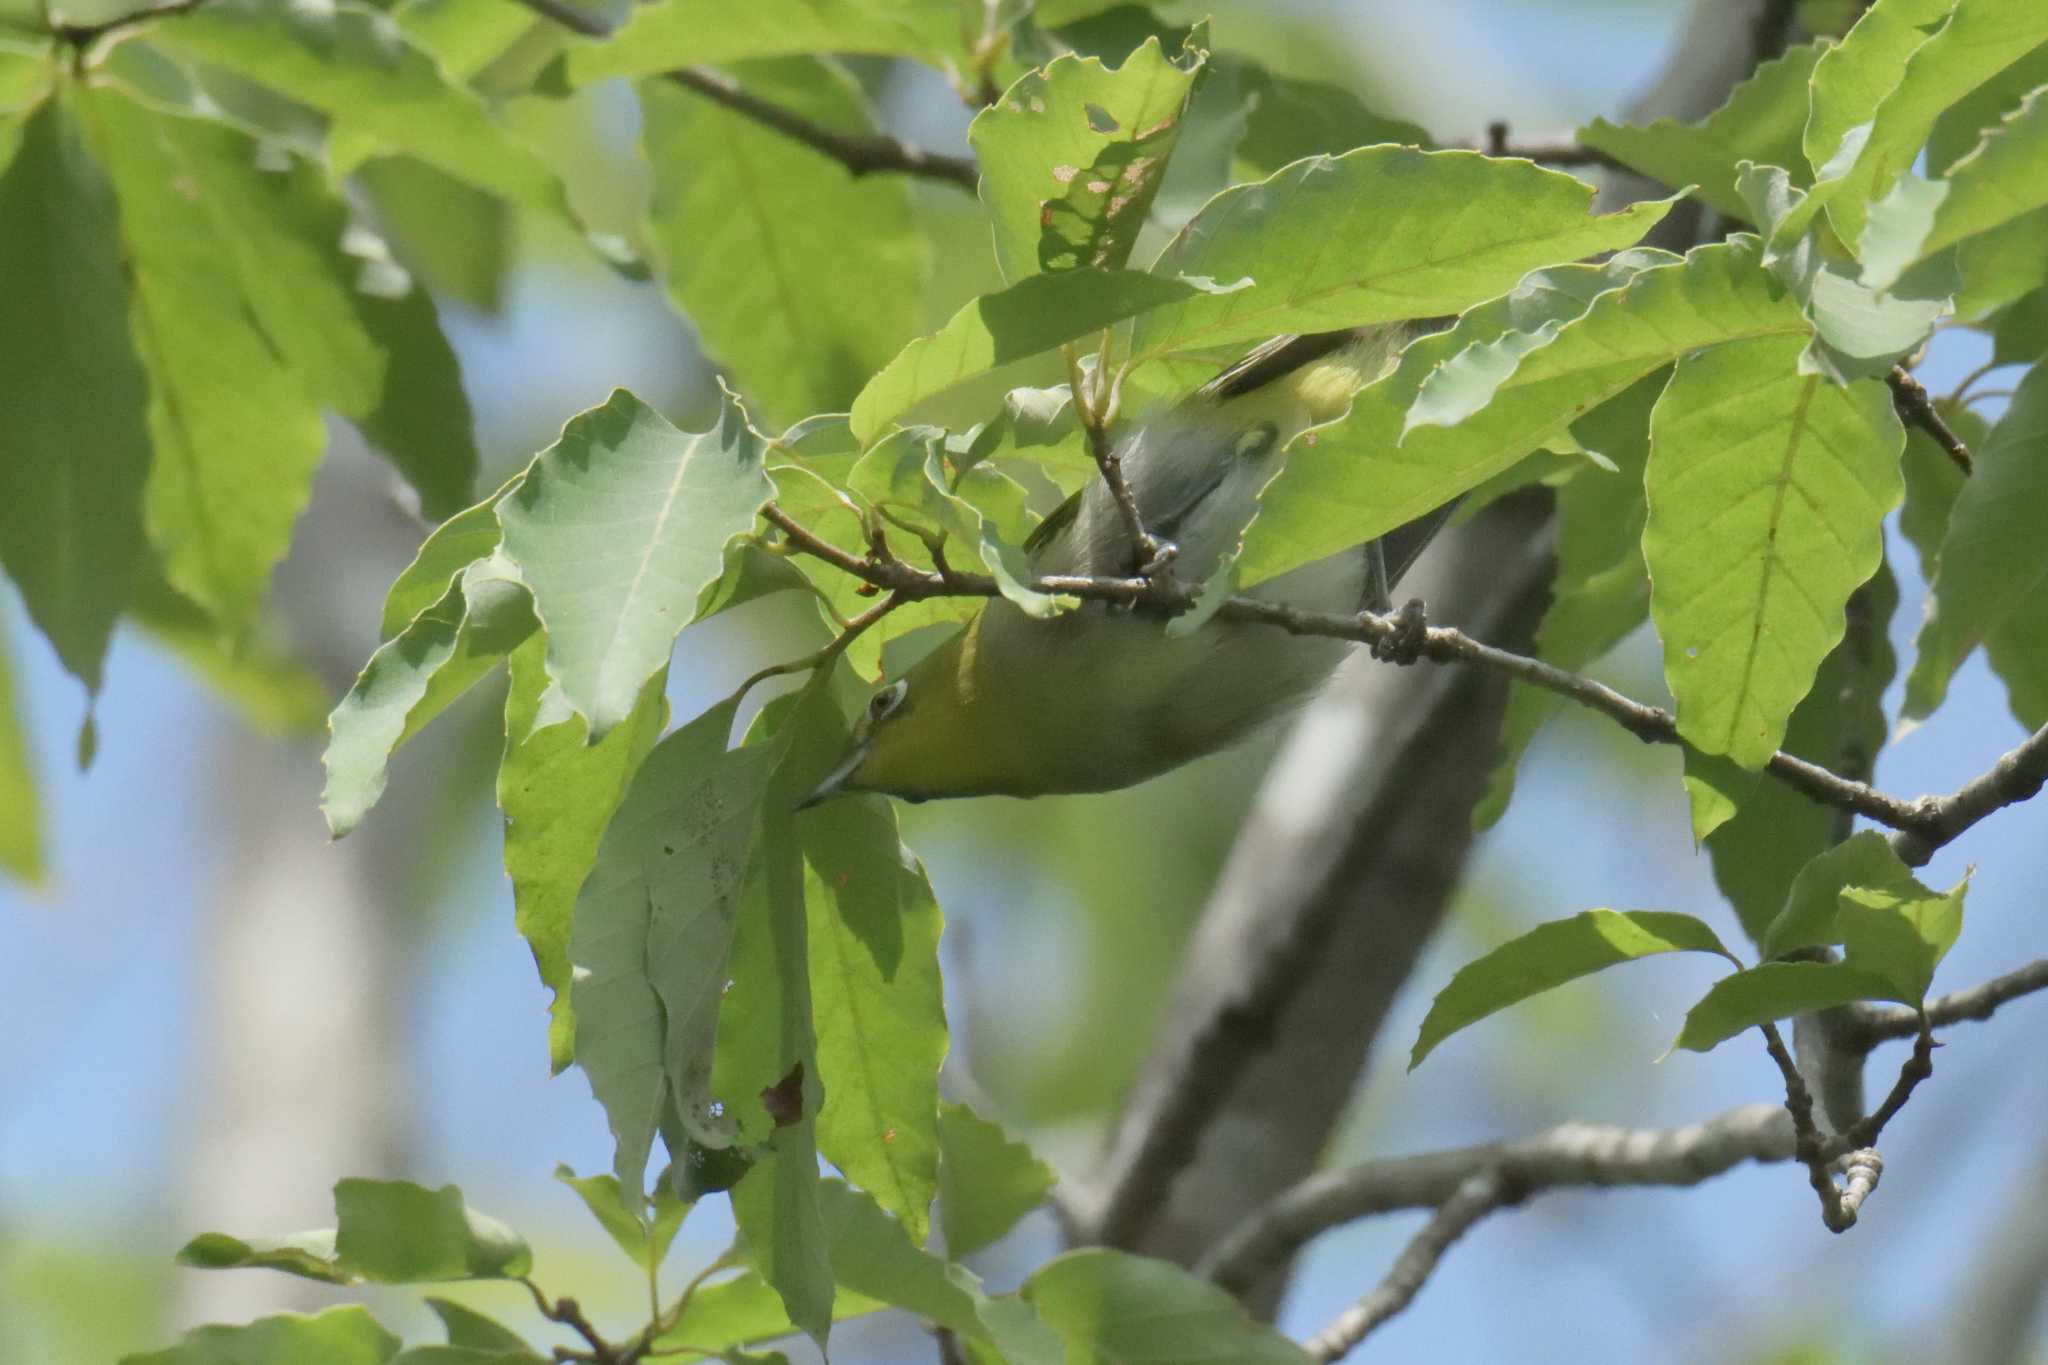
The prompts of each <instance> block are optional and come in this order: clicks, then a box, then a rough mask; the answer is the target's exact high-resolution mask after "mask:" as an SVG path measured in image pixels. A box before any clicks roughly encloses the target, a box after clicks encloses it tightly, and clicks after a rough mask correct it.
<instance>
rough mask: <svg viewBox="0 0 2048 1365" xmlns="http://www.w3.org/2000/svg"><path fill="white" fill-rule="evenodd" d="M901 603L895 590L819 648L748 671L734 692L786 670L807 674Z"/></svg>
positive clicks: (747, 689)
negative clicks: (752, 672)
mask: <svg viewBox="0 0 2048 1365" xmlns="http://www.w3.org/2000/svg"><path fill="white" fill-rule="evenodd" d="M902 605H903V598H902V597H900V596H898V595H897V594H895V593H891V594H890V595H889V596H887V597H885V598H883V599H882V600H881V601H879V602H877V603H875V605H873V606H872V607H869V608H868V609H867V610H866V611H864V612H862V613H861V614H860V615H858V616H856V617H854V618H853V619H852V620H851V621H848V622H847V623H846V625H845V627H844V628H843V629H842V630H840V632H839V633H838V634H837V635H835V636H833V637H832V639H831V640H830V641H829V642H828V643H827V644H826V645H825V646H824V647H823V648H821V649H816V650H813V651H812V652H811V653H809V654H806V655H804V656H803V657H802V658H801V659H791V660H790V661H789V662H787V663H780V664H770V665H768V667H766V668H764V669H761V670H760V671H759V672H757V673H754V674H752V675H751V676H749V677H748V678H747V680H746V681H745V682H743V683H741V684H740V685H739V688H738V690H737V692H736V693H735V694H734V695H735V696H739V697H744V696H746V695H747V693H749V692H751V691H753V690H754V687H755V685H756V684H758V683H763V682H766V681H767V680H768V679H770V678H779V677H782V676H784V675H785V674H790V673H810V672H813V671H815V670H817V669H820V668H823V667H824V666H825V665H826V664H829V663H831V662H832V661H833V660H834V659H836V658H838V657H839V656H840V655H842V654H844V653H845V652H846V647H847V646H848V645H850V644H852V643H853V642H854V640H855V639H856V638H858V637H859V636H860V634H861V633H862V632H863V631H865V630H866V629H867V628H868V627H869V626H872V625H873V624H874V623H875V622H877V621H879V620H881V619H882V618H883V617H884V616H887V615H888V614H889V613H890V612H892V611H894V610H896V608H898V607H900V606H902Z"/></svg>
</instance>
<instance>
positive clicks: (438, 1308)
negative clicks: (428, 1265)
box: [421, 1294, 532, 1352]
mask: <svg viewBox="0 0 2048 1365" xmlns="http://www.w3.org/2000/svg"><path fill="white" fill-rule="evenodd" d="M421 1302H423V1303H425V1304H426V1305H427V1307H428V1308H430V1309H432V1310H433V1312H434V1316H435V1317H437V1318H439V1319H440V1320H441V1327H442V1330H443V1331H445V1332H447V1334H448V1344H449V1345H450V1346H461V1347H467V1348H468V1349H470V1350H476V1351H504V1352H517V1351H531V1349H532V1348H530V1347H529V1346H527V1344H526V1342H525V1340H524V1339H523V1338H521V1337H520V1335H519V1334H518V1333H517V1332H514V1331H513V1330H512V1329H511V1328H509V1327H506V1326H504V1325H503V1324H501V1323H499V1322H497V1321H495V1320H494V1319H492V1318H487V1317H485V1316H484V1315H483V1314H482V1313H479V1312H477V1311H476V1310H475V1309H474V1308H470V1307H468V1306H466V1305H464V1304H459V1303H456V1302H454V1301H453V1300H452V1299H443V1298H439V1297H436V1296H435V1295H433V1294H427V1295H424V1296H422V1298H421Z"/></svg>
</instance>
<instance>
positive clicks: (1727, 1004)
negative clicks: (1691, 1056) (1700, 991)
mask: <svg viewBox="0 0 2048 1365" xmlns="http://www.w3.org/2000/svg"><path fill="white" fill-rule="evenodd" d="M1891 998H1892V987H1891V983H1890V982H1888V981H1886V980H1885V979H1884V978H1883V977H1882V976H1879V975H1877V974H1876V973H1875V972H1867V971H1860V970H1858V969H1857V968H1854V967H1851V966H1849V965H1848V964H1846V963H1842V962H1766V963H1764V964H1763V965H1762V966H1761V967H1751V968H1749V969H1748V970H1747V971H1740V972H1735V973H1733V974H1732V975H1729V976H1724V977H1722V978H1721V979H1720V980H1719V981H1717V982H1715V983H1714V986H1713V989H1711V990H1709V991H1708V992H1707V993H1706V994H1705V995H1704V996H1702V997H1701V998H1700V1001H1699V1003H1698V1004H1696V1005H1694V1006H1693V1007H1692V1008H1691V1009H1690V1010H1689V1011H1687V1012H1686V1016H1685V1027H1684V1028H1683V1029H1681V1030H1680V1031H1679V1034H1678V1038H1677V1039H1676V1040H1675V1041H1674V1042H1673V1043H1672V1044H1671V1046H1672V1047H1673V1048H1674V1049H1676V1048H1684V1049H1686V1050H1687V1051H1689V1052H1707V1051H1710V1050H1712V1049H1713V1048H1715V1047H1717V1046H1719V1045H1720V1044H1722V1043H1725V1042H1726V1041H1728V1040H1729V1039H1730V1038H1733V1037H1734V1036H1735V1035H1736V1034H1738V1033H1741V1032H1742V1031H1743V1030H1745V1029H1750V1028H1755V1027H1756V1026H1757V1025H1759V1024H1765V1023H1770V1022H1771V1021H1773V1020H1777V1019H1788V1018H1790V1017H1791V1016H1793V1015H1795V1014H1811V1013H1813V1012H1814V1011H1815V1010H1827V1009H1834V1008H1835V1007H1836V1006H1838V1005H1852V1004H1854V1003H1856V1002H1857V1001H1859V1000H1889V999H1891Z"/></svg>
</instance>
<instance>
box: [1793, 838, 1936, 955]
mask: <svg viewBox="0 0 2048 1365" xmlns="http://www.w3.org/2000/svg"><path fill="white" fill-rule="evenodd" d="M1915 884H1916V883H1915V882H1914V878H1913V872H1912V869H1910V868H1908V867H1907V866H1906V865H1905V863H1903V862H1901V861H1900V860H1899V855H1898V854H1896V853H1894V852H1892V846H1891V843H1890V841H1889V840H1887V839H1886V838H1885V837H1884V835H1882V834H1880V833H1878V832H1877V831H1875V830H1867V829H1866V830H1859V831H1858V832H1857V833H1855V834H1853V835H1851V836H1850V837H1849V838H1847V839H1845V840H1843V841H1842V842H1841V843H1839V844H1836V845H1834V846H1833V847H1831V848H1828V849H1825V850H1823V851H1822V852H1821V853H1819V854H1817V855H1816V856H1815V857H1814V858H1813V859H1812V860H1811V861H1809V862H1808V863H1807V864H1806V865H1805V866H1804V867H1802V868H1800V869H1799V873H1798V875H1797V876H1795V877H1794V878H1793V879H1792V884H1791V891H1790V893H1789V894H1788V895H1787V896H1786V898H1785V903H1784V907H1783V908H1782V909H1781V910H1779V912H1778V914H1777V916H1776V918H1774V919H1773V920H1772V921H1771V923H1770V927H1769V928H1768V929H1767V930H1766V931H1765V932H1764V934H1763V937H1762V939H1761V942H1760V945H1759V946H1760V947H1761V948H1762V951H1763V954H1764V956H1765V957H1782V956H1784V955H1785V954H1787V953H1790V952H1793V951H1795V950H1797V949H1800V948H1811V947H1818V946H1822V945H1825V944H1830V943H1840V942H1841V941H1842V934H1841V929H1840V926H1839V924H1838V921H1837V911H1838V908H1839V903H1840V901H1841V897H1842V892H1843V891H1844V890H1845V889H1846V888H1848V887H1851V886H1860V887H1867V888H1876V889H1890V890H1902V889H1907V888H1910V887H1912V886H1913V885H1915Z"/></svg>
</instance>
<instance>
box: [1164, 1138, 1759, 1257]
mask: <svg viewBox="0 0 2048 1365" xmlns="http://www.w3.org/2000/svg"><path fill="white" fill-rule="evenodd" d="M1792 1156H1793V1135H1792V1120H1791V1117H1790V1116H1789V1115H1788V1114H1787V1113H1786V1112H1785V1107H1784V1106H1783V1105H1778V1104H1750V1105H1744V1106H1743V1107H1741V1108H1739V1109H1731V1110H1728V1111H1727V1112H1725V1113H1722V1114H1718V1115H1716V1116H1714V1117H1713V1118H1710V1119H1708V1120H1706V1121H1705V1122H1704V1123H1697V1124H1693V1125H1690V1126H1689V1127H1685V1128H1671V1129H1637V1128H1621V1127H1615V1126H1612V1125H1607V1124H1592V1123H1565V1124H1560V1125H1559V1126H1557V1127H1555V1128H1552V1129H1549V1130H1548V1131H1546V1132H1542V1133H1538V1134H1536V1135H1535V1136H1533V1137H1527V1138H1523V1139H1522V1140H1520V1141H1518V1142H1508V1143H1501V1142H1493V1143H1487V1144H1485V1145H1483V1146H1478V1147H1464V1148H1458V1149H1454V1150H1451V1151H1444V1152H1430V1153H1427V1154H1424V1155H1420V1156H1408V1157H1393V1158H1387V1159H1382V1160H1378V1161H1367V1162H1363V1163H1361V1164H1359V1165H1356V1166H1352V1167H1350V1168H1348V1169H1346V1170H1341V1171H1325V1172H1323V1173H1321V1174H1318V1175H1313V1176H1310V1177H1309V1178H1308V1179H1306V1180H1304V1181H1302V1182H1301V1183H1299V1184H1297V1185H1296V1186H1294V1187H1293V1188H1292V1189H1290V1190H1288V1191H1287V1192H1286V1193H1285V1194H1283V1195H1281V1196H1280V1197H1279V1198H1278V1199H1276V1200H1274V1201H1273V1202H1272V1203H1271V1204H1269V1205H1267V1206H1266V1207H1265V1208H1263V1209H1261V1210H1260V1211H1259V1212H1258V1213H1256V1214H1254V1215H1253V1216H1252V1217H1250V1218H1247V1219H1246V1220H1245V1221H1244V1222H1242V1223H1240V1224H1239V1225H1238V1226H1237V1227H1236V1228H1235V1229H1233V1230H1232V1231H1231V1232H1230V1233H1229V1234H1228V1235H1227V1236H1225V1237H1224V1238H1222V1239H1221V1240H1220V1241H1218V1242H1217V1243H1216V1245H1215V1247H1214V1248H1213V1249H1212V1250H1211V1251H1210V1253H1209V1254H1208V1256H1206V1257H1205V1258H1204V1259H1203V1260H1202V1262H1201V1263H1200V1264H1199V1265H1198V1266H1197V1267H1196V1272H1197V1273H1198V1274H1201V1275H1205V1276H1207V1277H1208V1278H1209V1279H1211V1280H1213V1281H1215V1282H1216V1283H1217V1284H1218V1285H1220V1286H1222V1287H1223V1288H1225V1289H1228V1290H1232V1291H1234V1292H1242V1290H1243V1289H1244V1287H1245V1286H1247V1285H1250V1284H1253V1283H1255V1282H1257V1281H1258V1280H1259V1279H1260V1278H1261V1277H1262V1276H1264V1275H1265V1274H1266V1273H1267V1272H1268V1271H1269V1270H1271V1269H1272V1268H1273V1267H1275V1266H1278V1265H1280V1264H1282V1263H1284V1262H1285V1261H1286V1260H1287V1258H1288V1257H1290V1256H1292V1255H1293V1254H1294V1253H1295V1252H1296V1251H1298V1250H1299V1249H1300V1248H1301V1247H1302V1246H1303V1245H1305V1244H1306V1243H1307V1242H1308V1241H1310V1240H1311V1239H1312V1238H1314V1237H1315V1236H1317V1235H1318V1234H1320V1233H1322V1232H1324V1231H1326V1230H1328V1229H1330V1228H1333V1227H1336V1226H1338V1225H1339V1224H1343V1223H1349V1222H1352V1221H1354V1220H1356V1219H1359V1218H1366V1217H1370V1216H1372V1215H1374V1214H1380V1213H1391V1212H1394V1211H1395V1210H1398V1209H1420V1208H1436V1207H1438V1206H1440V1205H1442V1204H1443V1203H1445V1202H1446V1201H1448V1200H1449V1199H1451V1198H1452V1197H1453V1196H1454V1195H1455V1194H1456V1193H1457V1192H1458V1189H1459V1188H1460V1187H1461V1186H1462V1185H1463V1184H1464V1183H1465V1181H1467V1180H1469V1179H1470V1178H1471V1177H1472V1176H1474V1175H1475V1174H1477V1173H1479V1172H1481V1171H1485V1170H1496V1171H1498V1172H1500V1173H1501V1175H1502V1176H1503V1177H1504V1178H1505V1179H1507V1180H1508V1181H1510V1182H1512V1183H1513V1184H1514V1185H1515V1186H1516V1187H1517V1188H1519V1189H1520V1190H1521V1191H1522V1193H1523V1194H1524V1195H1525V1196H1526V1195H1532V1194H1541V1193H1543V1192H1544V1191H1546V1190H1553V1189H1580V1188H1601V1187H1608V1186H1624V1185H1627V1186H1635V1185H1643V1186H1648V1185H1679V1186H1685V1185H1698V1184H1701V1183H1703V1182H1705V1181H1707V1180H1711V1179H1712V1178H1713V1177H1715V1176H1717V1175H1721V1174H1722V1173H1724V1172H1726V1171H1729V1170H1731V1169H1733V1168H1734V1167H1736V1166H1740V1165H1741V1164H1743V1163H1744V1162H1746V1161H1756V1162H1763V1163H1773V1162H1779V1161H1790V1160H1791V1159H1792Z"/></svg>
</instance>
